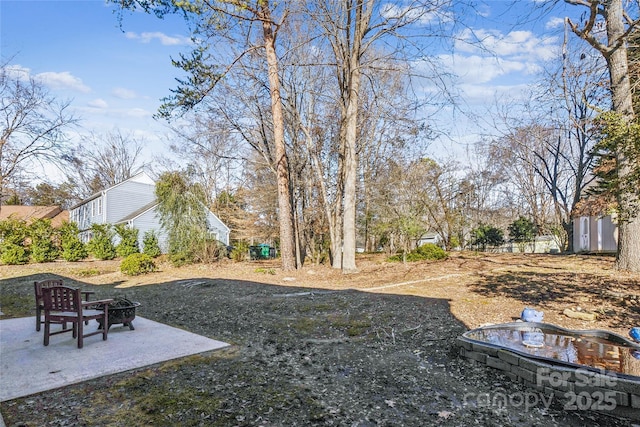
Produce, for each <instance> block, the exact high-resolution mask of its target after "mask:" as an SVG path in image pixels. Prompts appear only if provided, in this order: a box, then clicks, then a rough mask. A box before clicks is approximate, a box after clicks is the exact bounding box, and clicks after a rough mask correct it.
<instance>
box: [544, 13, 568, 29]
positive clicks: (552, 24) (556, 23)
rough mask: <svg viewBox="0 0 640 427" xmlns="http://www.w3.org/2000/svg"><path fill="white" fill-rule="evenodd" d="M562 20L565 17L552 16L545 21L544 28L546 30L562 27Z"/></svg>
mask: <svg viewBox="0 0 640 427" xmlns="http://www.w3.org/2000/svg"><path fill="white" fill-rule="evenodd" d="M564 20H565V18H559V17H557V16H554V17H552V18H551V19H549V20H548V21H547V23H546V24H545V26H544V27H545V28H546V29H547V30H554V29H556V28H562V27H563V26H564Z"/></svg>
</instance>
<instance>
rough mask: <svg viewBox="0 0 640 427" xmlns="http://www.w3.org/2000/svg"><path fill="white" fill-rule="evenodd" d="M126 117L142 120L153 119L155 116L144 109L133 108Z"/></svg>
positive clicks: (126, 113)
mask: <svg viewBox="0 0 640 427" xmlns="http://www.w3.org/2000/svg"><path fill="white" fill-rule="evenodd" d="M125 115H126V116H127V117H135V118H142V117H151V116H152V115H153V114H152V113H150V112H149V111H147V110H145V109H144V108H131V109H129V110H127V111H126V112H125Z"/></svg>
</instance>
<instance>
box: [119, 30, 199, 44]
mask: <svg viewBox="0 0 640 427" xmlns="http://www.w3.org/2000/svg"><path fill="white" fill-rule="evenodd" d="M125 37H127V38H128V39H132V40H140V41H141V42H142V43H151V42H152V41H153V40H154V39H157V40H158V41H160V43H161V44H162V45H164V46H178V45H188V44H191V39H190V38H189V37H184V36H168V35H166V34H164V33H161V32H159V31H156V32H152V33H148V32H145V33H140V34H138V33H134V32H131V31H129V32H127V33H125Z"/></svg>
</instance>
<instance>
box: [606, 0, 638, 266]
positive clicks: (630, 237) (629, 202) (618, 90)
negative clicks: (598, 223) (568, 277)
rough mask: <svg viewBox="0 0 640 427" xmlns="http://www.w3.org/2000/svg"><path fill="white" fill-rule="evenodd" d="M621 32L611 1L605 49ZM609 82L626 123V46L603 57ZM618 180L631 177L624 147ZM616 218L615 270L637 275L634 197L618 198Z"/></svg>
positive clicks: (618, 0) (629, 105) (629, 114)
mask: <svg viewBox="0 0 640 427" xmlns="http://www.w3.org/2000/svg"><path fill="white" fill-rule="evenodd" d="M624 32H625V28H624V17H623V7H622V0H611V1H610V3H609V5H608V8H607V38H608V40H609V46H611V45H612V43H613V42H614V41H616V40H621V38H622V37H623V35H624ZM605 57H606V60H607V65H608V67H609V77H610V79H611V94H612V102H613V110H614V111H615V112H617V113H619V114H620V115H622V116H623V117H625V118H626V119H627V120H628V121H629V122H631V121H632V120H633V119H634V111H633V98H632V94H631V83H630V81H629V67H628V60H627V48H626V45H625V44H623V43H620V46H619V47H617V48H615V49H613V50H611V51H610V53H609V54H608V55H606V56H605ZM616 162H617V165H618V176H619V178H620V179H621V180H622V181H624V180H625V179H626V177H627V176H629V174H630V173H631V167H630V159H628V158H627V157H626V155H625V154H624V147H620V148H618V149H617V152H616ZM618 204H619V209H620V213H621V215H620V217H619V222H618V255H617V262H616V264H617V267H618V269H620V270H627V271H633V272H640V218H638V214H637V212H636V209H635V207H636V206H637V204H638V197H637V195H635V194H631V193H626V192H625V193H623V194H619V195H618Z"/></svg>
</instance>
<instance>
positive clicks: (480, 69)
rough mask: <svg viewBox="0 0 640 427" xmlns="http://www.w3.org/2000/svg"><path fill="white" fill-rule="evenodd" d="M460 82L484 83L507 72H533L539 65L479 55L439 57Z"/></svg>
mask: <svg viewBox="0 0 640 427" xmlns="http://www.w3.org/2000/svg"><path fill="white" fill-rule="evenodd" d="M440 60H441V61H442V63H443V64H444V65H446V66H447V68H448V69H450V70H451V72H453V73H454V74H455V75H457V76H458V81H459V82H460V83H461V84H476V85H477V84H484V83H488V82H490V81H492V80H494V79H496V78H499V77H503V76H506V75H507V74H509V73H513V72H518V73H523V74H526V75H531V74H534V73H536V72H538V71H540V70H541V67H540V66H539V65H538V64H536V63H534V62H528V61H515V60H509V59H505V58H498V57H493V56H480V55H469V56H464V55H448V56H442V57H441V58H440Z"/></svg>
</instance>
